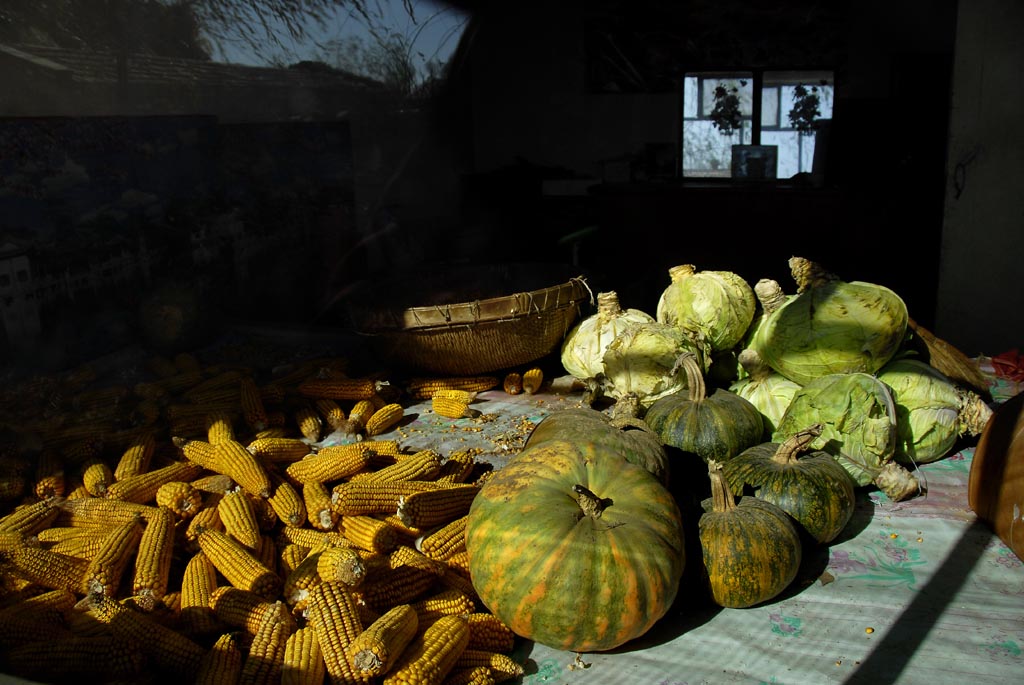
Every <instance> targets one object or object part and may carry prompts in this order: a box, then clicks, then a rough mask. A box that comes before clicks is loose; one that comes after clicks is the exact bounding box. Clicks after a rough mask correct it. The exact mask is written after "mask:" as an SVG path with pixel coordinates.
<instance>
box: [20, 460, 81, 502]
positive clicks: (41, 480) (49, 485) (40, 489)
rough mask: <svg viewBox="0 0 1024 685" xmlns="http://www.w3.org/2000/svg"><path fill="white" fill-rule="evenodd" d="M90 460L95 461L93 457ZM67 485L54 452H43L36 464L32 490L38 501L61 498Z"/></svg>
mask: <svg viewBox="0 0 1024 685" xmlns="http://www.w3.org/2000/svg"><path fill="white" fill-rule="evenodd" d="M92 459H95V457H93V458H92ZM66 485H67V483H66V481H65V480H64V463H63V460H62V459H61V458H60V457H59V456H57V454H56V453H55V452H52V451H44V452H43V453H42V454H40V455H39V461H38V463H37V464H36V475H35V483H34V490H35V493H36V497H38V498H39V499H49V498H50V497H61V496H63V495H64V488H65V486H66Z"/></svg>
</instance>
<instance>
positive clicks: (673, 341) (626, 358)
mask: <svg viewBox="0 0 1024 685" xmlns="http://www.w3.org/2000/svg"><path fill="white" fill-rule="evenodd" d="M686 353H689V354H693V355H695V356H696V358H697V363H698V366H700V367H701V370H702V371H706V368H705V363H706V362H705V361H704V360H703V357H702V355H701V353H700V352H699V351H698V348H697V346H696V344H695V343H694V342H693V340H692V339H691V338H690V336H689V335H687V334H686V333H685V332H684V331H683V330H682V329H679V328H676V327H675V326H669V325H668V324H663V323H658V322H652V323H630V324H627V325H626V327H625V328H624V329H623V330H622V331H621V332H620V333H619V334H618V335H617V336H615V340H613V341H612V342H611V344H610V345H608V350H607V351H606V352H605V353H604V377H603V378H601V379H600V380H601V387H602V390H603V391H604V393H605V395H607V396H608V397H612V398H614V399H616V400H617V399H619V398H621V397H623V396H625V395H635V396H636V397H637V399H639V401H640V404H641V405H642V406H644V407H649V406H650V405H651V404H653V403H654V401H655V400H657V399H658V398H660V397H664V396H665V395H671V394H672V393H674V392H679V391H680V390H683V389H685V388H686V387H687V379H686V368H685V365H683V364H682V363H681V359H682V357H683V355H684V354H686Z"/></svg>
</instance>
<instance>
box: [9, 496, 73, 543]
mask: <svg viewBox="0 0 1024 685" xmlns="http://www.w3.org/2000/svg"><path fill="white" fill-rule="evenodd" d="M58 504H59V500H57V499H56V498H50V499H45V500H42V501H39V502H33V503H32V504H25V505H22V506H21V507H18V508H17V509H15V510H14V511H12V512H11V513H9V514H7V515H6V516H4V517H3V518H0V531H3V532H8V533H21V534H22V535H35V534H36V533H38V532H40V531H41V530H43V529H45V528H48V527H49V526H50V525H51V524H53V522H54V521H56V520H57V517H58V515H59V514H60V508H59V507H58Z"/></svg>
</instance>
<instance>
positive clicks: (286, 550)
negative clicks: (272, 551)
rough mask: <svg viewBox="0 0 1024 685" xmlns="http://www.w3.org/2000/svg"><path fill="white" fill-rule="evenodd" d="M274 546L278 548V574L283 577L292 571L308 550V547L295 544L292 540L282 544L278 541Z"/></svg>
mask: <svg viewBox="0 0 1024 685" xmlns="http://www.w3.org/2000/svg"><path fill="white" fill-rule="evenodd" d="M275 547H277V548H279V550H280V551H279V552H278V556H277V569H278V574H279V575H281V576H283V577H285V578H287V577H288V574H289V573H291V572H292V571H294V570H295V569H296V568H297V567H298V565H299V564H300V563H302V560H303V559H305V558H306V555H307V554H309V552H310V549H309V548H308V547H303V546H302V545H297V544H295V543H294V542H289V543H287V544H285V545H284V546H281V545H280V543H278V544H275Z"/></svg>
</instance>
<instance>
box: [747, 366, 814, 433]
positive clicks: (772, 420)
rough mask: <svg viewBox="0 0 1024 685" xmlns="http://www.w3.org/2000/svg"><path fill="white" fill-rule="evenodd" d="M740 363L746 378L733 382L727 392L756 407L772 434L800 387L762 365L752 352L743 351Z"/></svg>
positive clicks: (767, 429) (766, 427)
mask: <svg viewBox="0 0 1024 685" xmlns="http://www.w3.org/2000/svg"><path fill="white" fill-rule="evenodd" d="M739 360H740V366H742V367H743V368H744V369H745V370H746V375H745V376H744V377H743V378H740V379H739V380H736V381H734V382H733V383H732V384H731V385H730V386H729V390H731V391H732V392H734V393H736V394H737V395H739V396H740V397H742V398H743V399H745V400H747V401H748V402H750V403H751V404H753V405H754V406H755V407H757V410H758V411H759V412H761V416H762V418H764V425H765V430H766V431H767V432H768V434H769V435H771V433H772V432H773V431H774V430H775V427H776V426H777V425H779V421H781V420H782V416H783V414H785V413H786V409H788V408H789V405H790V403H791V402H792V401H793V397H794V396H795V395H796V393H797V391H798V390H800V386H799V385H797V384H796V383H794V382H793V381H791V380H789V379H788V378H786V377H785V376H783V375H782V374H781V373H778V372H777V371H774V370H773V369H772V368H771V367H769V366H768V365H767V364H765V363H764V361H763V360H762V359H761V358H760V355H758V354H757V352H756V351H754V350H751V349H746V350H743V351H742V352H740V354H739Z"/></svg>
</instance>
